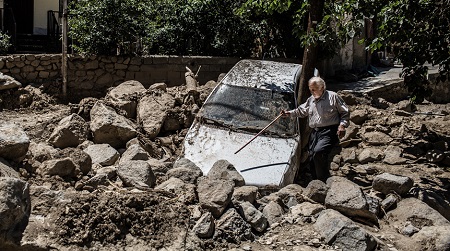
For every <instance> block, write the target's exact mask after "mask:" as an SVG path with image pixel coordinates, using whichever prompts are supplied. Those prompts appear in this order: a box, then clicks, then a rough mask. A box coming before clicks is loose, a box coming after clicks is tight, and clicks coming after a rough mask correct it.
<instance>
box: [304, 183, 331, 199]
mask: <svg viewBox="0 0 450 251" xmlns="http://www.w3.org/2000/svg"><path fill="white" fill-rule="evenodd" d="M327 191H328V187H327V184H325V183H324V182H323V181H321V180H313V181H311V182H309V184H308V186H307V187H306V189H305V196H306V197H308V198H310V199H311V200H313V201H315V202H319V203H321V204H323V203H325V198H326V196H327Z"/></svg>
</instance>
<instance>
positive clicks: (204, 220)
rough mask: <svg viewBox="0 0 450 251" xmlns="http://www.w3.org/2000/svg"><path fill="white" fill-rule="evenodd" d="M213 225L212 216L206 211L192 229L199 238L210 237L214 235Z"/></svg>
mask: <svg viewBox="0 0 450 251" xmlns="http://www.w3.org/2000/svg"><path fill="white" fill-rule="evenodd" d="M214 227H215V223H214V217H213V216H212V215H211V213H210V212H206V213H204V214H203V215H202V216H201V217H200V219H199V220H198V221H197V223H195V226H194V228H193V229H192V231H193V232H194V233H195V234H196V235H197V236H198V237H200V238H211V237H212V236H213V235H214Z"/></svg>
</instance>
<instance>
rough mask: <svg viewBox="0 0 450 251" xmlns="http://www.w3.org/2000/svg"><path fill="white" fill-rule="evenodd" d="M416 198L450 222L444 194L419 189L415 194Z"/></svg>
mask: <svg viewBox="0 0 450 251" xmlns="http://www.w3.org/2000/svg"><path fill="white" fill-rule="evenodd" d="M417 198H418V199H419V200H421V201H423V202H425V203H427V205H428V206H430V207H432V208H433V209H435V210H436V211H438V212H439V213H440V214H442V216H444V217H445V218H446V219H447V220H449V221H450V202H449V200H448V199H446V198H445V195H444V194H442V195H441V194H438V193H437V192H435V191H433V190H423V189H421V190H420V191H419V193H418V194H417Z"/></svg>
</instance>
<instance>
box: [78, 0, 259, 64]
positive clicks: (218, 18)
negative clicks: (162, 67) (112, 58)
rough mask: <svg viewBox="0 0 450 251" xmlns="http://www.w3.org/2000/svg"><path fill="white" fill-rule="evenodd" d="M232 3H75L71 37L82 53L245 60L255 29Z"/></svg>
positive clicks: (121, 0)
mask: <svg viewBox="0 0 450 251" xmlns="http://www.w3.org/2000/svg"><path fill="white" fill-rule="evenodd" d="M238 6H240V1H233V0H223V1H222V0H79V1H77V2H75V3H74V4H73V5H72V6H70V19H69V25H70V27H71V31H70V36H71V37H72V38H73V39H74V41H75V44H74V48H75V50H76V51H77V52H79V53H85V54H103V55H111V54H113V55H115V54H138V55H142V54H175V55H211V56H246V55H249V54H250V53H251V48H252V47H254V41H255V34H256V32H257V25H254V24H253V23H251V22H249V21H248V20H246V19H244V18H242V17H241V16H238V15H236V14H235V13H234V10H235V9H236V8H237V7H238Z"/></svg>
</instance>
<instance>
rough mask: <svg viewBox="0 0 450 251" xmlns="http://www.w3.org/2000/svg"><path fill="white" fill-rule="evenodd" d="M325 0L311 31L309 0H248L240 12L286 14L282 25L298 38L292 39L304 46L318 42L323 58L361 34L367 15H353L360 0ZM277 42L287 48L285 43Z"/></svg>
mask: <svg viewBox="0 0 450 251" xmlns="http://www.w3.org/2000/svg"><path fill="white" fill-rule="evenodd" d="M324 2H325V6H324V16H323V19H322V20H321V21H320V22H319V23H318V24H317V25H316V27H315V29H314V30H311V31H310V32H309V33H308V32H307V30H306V28H307V21H308V13H309V8H310V5H309V2H308V1H307V0H302V1H289V0H247V1H246V2H245V4H244V5H243V6H242V7H241V8H240V10H239V13H240V14H241V15H248V16H250V15H253V16H261V17H263V18H266V19H271V18H273V16H274V15H276V14H281V15H283V16H285V20H284V22H283V23H282V25H283V26H285V27H286V26H287V27H290V28H291V29H290V31H289V32H290V33H291V35H292V36H293V37H294V38H295V39H292V41H293V43H295V44H298V45H300V47H306V46H308V45H311V44H315V45H317V46H318V47H319V50H320V53H319V55H320V57H321V59H326V58H331V57H333V56H334V55H336V53H337V52H338V51H339V49H340V48H341V47H342V46H343V45H344V44H345V43H347V42H348V41H349V40H350V39H353V37H355V36H358V35H359V34H361V31H362V28H363V25H364V22H363V21H362V20H363V19H361V20H356V17H360V15H352V12H351V11H352V10H354V9H355V6H356V5H357V4H358V3H357V1H356V0H349V1H324ZM355 20H356V21H355ZM271 29H274V27H271ZM285 37H288V36H287V35H285ZM277 46H280V47H281V49H283V45H282V44H277ZM296 56H301V55H296Z"/></svg>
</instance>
